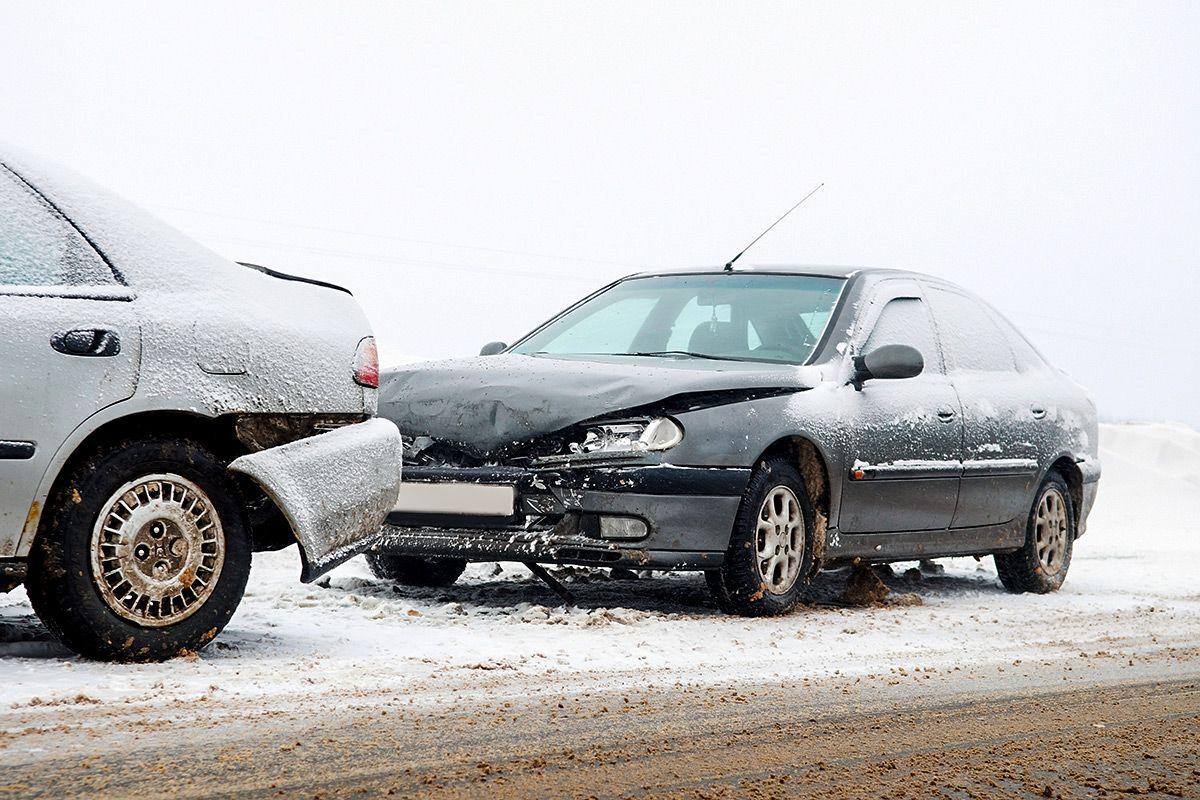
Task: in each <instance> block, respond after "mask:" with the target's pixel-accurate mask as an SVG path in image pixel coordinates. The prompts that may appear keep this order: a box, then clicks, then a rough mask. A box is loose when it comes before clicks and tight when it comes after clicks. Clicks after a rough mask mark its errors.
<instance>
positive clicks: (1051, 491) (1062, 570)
mask: <svg viewBox="0 0 1200 800" xmlns="http://www.w3.org/2000/svg"><path fill="white" fill-rule="evenodd" d="M1075 533H1076V529H1075V507H1074V505H1073V504H1072V502H1071V491H1070V489H1069V487H1068V486H1067V482H1066V480H1064V479H1063V477H1062V475H1060V474H1059V473H1058V472H1057V471H1054V470H1052V471H1051V472H1050V474H1048V475H1047V476H1046V480H1044V481H1043V482H1042V485H1041V487H1040V488H1039V489H1038V493H1037V497H1036V498H1035V499H1034V501H1033V508H1032V509H1031V510H1030V512H1029V521H1028V522H1027V523H1026V525H1025V544H1024V545H1023V546H1022V547H1021V549H1020V550H1015V551H1013V552H1011V553H997V554H996V555H995V556H993V558H994V559H995V562H996V572H997V573H998V574H999V575H1000V582H1001V583H1002V584H1004V588H1005V589H1007V590H1008V591H1010V592H1014V593H1021V592H1034V593H1036V594H1046V593H1047V592H1053V591H1055V590H1056V589H1058V588H1059V587H1060V586H1062V585H1063V581H1064V580H1066V577H1067V570H1068V569H1069V568H1070V566H1071V554H1072V552H1073V550H1074V545H1075Z"/></svg>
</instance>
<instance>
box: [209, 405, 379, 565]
mask: <svg viewBox="0 0 1200 800" xmlns="http://www.w3.org/2000/svg"><path fill="white" fill-rule="evenodd" d="M229 470H230V471H231V472H236V473H239V474H241V475H245V476H247V477H249V478H250V479H251V480H253V481H254V482H255V483H256V484H258V485H259V486H260V487H261V488H262V490H263V491H264V492H265V493H266V494H267V496H268V497H269V498H270V499H271V501H272V502H274V503H275V505H276V506H278V507H279V510H280V511H281V512H282V513H283V515H284V517H285V518H286V519H287V521H288V525H289V526H291V529H292V534H293V535H294V536H295V537H296V541H297V542H298V543H299V545H300V551H301V555H302V558H303V561H304V565H303V570H302V572H301V575H300V580H301V581H303V582H304V583H309V582H311V581H314V580H316V579H317V578H319V577H320V576H321V575H324V574H325V573H326V572H328V571H329V570H331V569H333V568H334V567H336V566H337V565H338V564H341V563H342V562H343V561H346V560H347V559H349V558H351V557H353V556H355V555H357V554H358V553H361V552H362V551H363V550H365V549H367V548H368V547H370V546H371V544H372V543H373V542H374V541H375V539H376V538H377V537H378V535H379V529H380V525H381V524H382V523H383V520H384V518H385V517H386V516H387V514H388V512H389V511H391V510H392V506H394V505H395V504H396V497H397V495H398V494H399V491H400V472H401V449H400V432H399V431H398V430H397V429H396V426H395V425H394V424H392V423H391V422H389V421H388V420H385V419H371V420H367V421H366V422H360V423H357V424H355V425H347V426H346V427H344V428H338V429H336V430H333V431H330V432H329V433H322V434H320V435H318V436H310V437H308V438H306V439H300V440H299V441H295V442H290V443H288V444H284V445H280V446H279V447H272V448H270V449H267V450H262V451H259V452H257V453H251V454H250V455H245V456H241V457H240V458H237V459H235V460H234V461H233V463H231V464H230V465H229Z"/></svg>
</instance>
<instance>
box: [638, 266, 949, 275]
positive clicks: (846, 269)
mask: <svg viewBox="0 0 1200 800" xmlns="http://www.w3.org/2000/svg"><path fill="white" fill-rule="evenodd" d="M731 271H732V272H734V273H755V272H759V273H764V274H774V275H779V274H784V275H816V276H819V277H823V278H853V277H855V276H857V275H865V274H871V275H876V274H888V275H896V276H901V275H908V276H912V277H928V276H925V275H921V274H920V273H916V272H911V271H909V270H899V269H887V268H883V267H855V266H845V265H839V264H746V265H744V266H743V265H742V264H735V265H734V267H733V269H732V270H731ZM721 272H725V267H724V265H713V266H700V267H677V268H671V269H661V270H650V271H647V272H638V273H634V274H633V275H628V276H626V277H628V278H645V277H650V276H659V275H703V274H709V273H713V274H716V273H721Z"/></svg>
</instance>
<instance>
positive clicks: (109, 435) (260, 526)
mask: <svg viewBox="0 0 1200 800" xmlns="http://www.w3.org/2000/svg"><path fill="white" fill-rule="evenodd" d="M236 425H237V415H225V416H219V417H211V416H206V415H204V414H199V413H195V412H191V411H177V410H144V411H136V412H133V413H130V414H126V415H123V416H118V417H113V418H112V419H108V420H106V421H104V422H103V423H102V424H100V425H98V426H96V427H95V428H94V429H93V430H90V431H88V432H87V433H86V435H84V436H83V437H82V438H81V439H80V440H79V441H77V442H68V443H67V444H65V445H64V450H67V449H68V448H69V451H68V452H67V454H66V455H65V457H62V456H60V458H59V459H56V463H55V464H54V465H53V466H52V469H51V470H48V471H47V475H46V476H45V478H43V482H42V489H41V491H39V494H38V498H37V500H36V501H35V506H36V509H34V510H31V511H30V514H29V520H28V522H27V523H26V525H25V529H24V530H23V531H22V533H21V540H20V542H19V545H18V549H17V554H18V557H22V558H23V557H26V556H28V554H29V551H30V549H31V548H32V547H33V543H34V542H35V541H36V539H37V537H38V536H39V535H41V533H42V530H43V528H44V525H46V524H49V523H48V522H45V520H46V519H47V517H48V515H47V514H45V513H44V512H45V508H46V505H47V504H48V503H49V502H50V501H51V499H52V498H53V497H55V495H56V493H57V492H59V491H61V490H62V486H63V481H64V480H66V477H67V476H68V475H69V474H70V473H71V470H72V468H73V467H74V466H75V465H76V464H77V463H79V461H81V460H82V459H84V458H86V457H87V456H88V454H90V453H93V452H95V451H96V450H97V449H98V448H102V447H104V446H106V445H110V444H116V443H117V442H120V441H121V440H123V439H128V438H143V437H147V436H155V435H170V436H177V437H186V438H190V439H194V440H196V441H198V442H199V443H201V444H203V445H205V446H206V447H208V448H210V449H211V450H212V451H213V453H214V454H216V455H217V456H218V457H219V458H221V459H223V460H225V461H230V460H232V459H234V458H236V457H237V456H239V455H243V454H245V453H247V452H249V450H250V448H248V447H247V446H246V444H244V443H243V442H242V441H240V439H239V437H238V432H237V428H236ZM232 477H233V478H234V481H235V483H236V484H237V485H238V487H239V488H240V489H241V490H242V493H243V497H242V501H243V502H242V503H241V505H242V507H243V509H244V511H245V513H246V525H247V530H248V531H250V532H251V535H252V537H253V542H252V546H253V549H255V550H273V549H279V548H282V547H286V546H287V545H289V544H292V543H293V542H294V541H295V536H294V534H293V533H292V530H291V527H290V526H289V525H288V524H287V520H286V519H285V518H284V517H283V515H282V513H281V512H280V511H279V509H278V508H277V507H276V506H275V504H274V503H273V502H272V501H271V500H270V498H268V497H267V496H266V495H265V494H263V492H262V490H261V489H259V488H258V487H257V486H256V485H255V484H253V482H251V481H249V480H247V479H245V478H243V477H241V476H232ZM35 511H36V513H35Z"/></svg>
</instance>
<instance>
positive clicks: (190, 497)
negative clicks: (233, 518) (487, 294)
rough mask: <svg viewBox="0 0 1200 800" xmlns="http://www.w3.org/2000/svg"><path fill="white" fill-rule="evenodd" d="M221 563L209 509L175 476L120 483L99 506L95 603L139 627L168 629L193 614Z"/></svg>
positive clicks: (221, 547) (217, 530)
mask: <svg viewBox="0 0 1200 800" xmlns="http://www.w3.org/2000/svg"><path fill="white" fill-rule="evenodd" d="M224 561H225V536H224V531H223V529H222V527H221V521H220V518H219V517H218V516H217V513H216V510H215V509H214V508H213V507H212V503H211V501H210V500H209V498H208V496H207V495H206V494H205V493H204V491H203V490H202V489H201V488H200V487H199V486H197V485H196V484H195V483H193V482H192V481H189V480H187V479H186V478H183V477H181V476H179V475H169V474H161V475H150V476H147V477H144V478H139V479H137V480H135V481H131V482H130V483H127V484H125V485H124V486H122V487H121V488H120V489H118V490H117V491H116V492H115V493H114V494H113V495H112V497H110V498H109V499H108V501H107V502H106V503H105V505H104V510H103V511H102V512H101V514H100V516H99V518H98V519H97V521H96V526H95V528H94V530H93V533H92V579H93V581H94V583H95V584H96V588H97V589H98V590H99V592H100V597H101V599H103V600H104V602H105V604H107V605H108V607H109V608H110V609H112V610H113V611H114V612H115V613H116V614H117V615H118V616H120V617H121V618H123V619H125V620H127V621H130V622H134V623H136V624H138V625H144V626H147V627H162V626H165V625H172V624H175V623H177V622H180V621H181V620H183V619H186V618H187V617H189V616H190V615H191V614H192V613H194V612H195V611H196V610H197V609H199V608H200V606H202V605H203V604H204V601H205V600H207V599H208V597H209V595H211V594H212V592H213V589H214V588H215V587H216V582H217V578H218V577H219V576H220V573H221V565H222V564H223V563H224Z"/></svg>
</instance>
